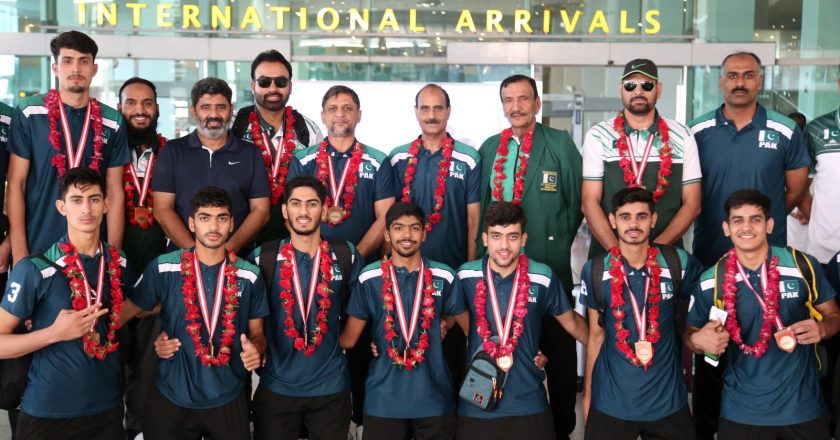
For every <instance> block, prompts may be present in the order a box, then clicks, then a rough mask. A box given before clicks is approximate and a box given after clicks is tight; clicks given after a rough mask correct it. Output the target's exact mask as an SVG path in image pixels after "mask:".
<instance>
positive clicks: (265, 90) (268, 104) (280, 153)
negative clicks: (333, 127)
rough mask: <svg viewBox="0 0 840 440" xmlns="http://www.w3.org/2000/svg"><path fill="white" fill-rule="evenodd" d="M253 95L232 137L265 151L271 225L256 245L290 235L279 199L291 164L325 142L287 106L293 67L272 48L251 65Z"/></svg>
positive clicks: (315, 126)
mask: <svg viewBox="0 0 840 440" xmlns="http://www.w3.org/2000/svg"><path fill="white" fill-rule="evenodd" d="M251 93H252V94H253V95H254V105H249V106H247V107H243V108H241V109H239V111H238V112H237V113H236V118H235V119H234V121H233V128H232V130H233V135H234V136H236V137H238V138H241V139H242V140H245V141H248V142H251V143H253V144H254V145H256V146H257V147H258V148H259V149H260V152H262V155H263V159H264V161H265V164H266V165H265V166H266V171H267V172H268V183H269V186H270V187H271V191H272V192H271V209H270V211H269V214H270V216H269V220H268V224H267V225H265V227H264V228H263V229H262V232H260V234H259V235H258V236H257V243H258V244H262V243H265V242H267V241H271V240H276V239H279V238H281V237H286V236H288V235H289V233H288V231H287V230H286V228H285V226H284V223H285V222H284V221H283V215H282V213H281V212H280V199H281V195H282V194H283V187H284V186H285V182H286V174H287V173H288V168H289V162H290V161H291V157H292V155H293V153H294V152H295V151H298V150H302V149H304V148H306V147H308V146H310V145H315V144H318V143H320V142H321V141H322V140H324V136H323V135H322V134H321V129H320V128H318V124H316V123H315V121H313V120H311V119H309V118H307V117H306V116H303V115H302V114H300V113H299V112H298V111H297V110H294V109H292V107H291V106H289V105H287V104H288V102H289V97H290V96H291V94H292V64H291V63H289V60H287V59H286V57H285V56H283V54H281V53H280V52H278V51H276V50H274V49H272V50H267V51H265V52H261V53H260V54H259V55H257V57H256V58H254V61H253V62H252V63H251Z"/></svg>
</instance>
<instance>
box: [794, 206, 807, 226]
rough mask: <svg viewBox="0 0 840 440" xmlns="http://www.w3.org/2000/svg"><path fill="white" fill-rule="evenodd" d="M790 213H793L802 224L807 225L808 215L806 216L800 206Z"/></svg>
mask: <svg viewBox="0 0 840 440" xmlns="http://www.w3.org/2000/svg"><path fill="white" fill-rule="evenodd" d="M790 215H792V216H793V218H795V219H796V221H798V222H799V224H800V225H807V224H808V222H809V219H808V217H805V214H803V213H802V211H800V210H799V209H798V208H796V209H794V210H793V211H792V212H791V213H790Z"/></svg>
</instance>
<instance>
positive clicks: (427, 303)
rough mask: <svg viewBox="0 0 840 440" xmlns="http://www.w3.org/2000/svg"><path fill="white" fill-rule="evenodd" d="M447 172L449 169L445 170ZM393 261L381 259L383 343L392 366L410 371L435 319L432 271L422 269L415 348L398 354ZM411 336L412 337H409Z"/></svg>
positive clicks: (426, 345) (420, 356) (425, 345)
mask: <svg viewBox="0 0 840 440" xmlns="http://www.w3.org/2000/svg"><path fill="white" fill-rule="evenodd" d="M447 171H449V168H447ZM393 264H394V263H393V261H391V259H390V258H387V257H383V258H382V265H381V266H380V267H381V269H382V308H383V309H385V341H387V342H388V344H390V346H389V347H388V357H390V358H391V361H392V362H393V363H394V365H396V366H398V367H401V368H405V370H406V371H411V370H413V369H415V368H417V367H419V366H420V364H421V363H422V362H423V360H424V359H425V354H426V350H427V349H428V348H429V329H431V328H432V319H434V317H435V298H434V296H433V295H434V293H435V286H434V281H433V280H432V271H431V269H429V267H428V266H425V267H424V270H423V278H424V279H425V282H424V283H423V304H422V310H421V311H420V315H421V318H420V337H419V339H418V341H417V345H416V346H415V348H411V344H410V341H409V342H406V349H407V352H408V353H407V354H408V355H407V356H406V355H404V354H400V352H399V350H397V348H396V347H395V346H394V338H396V337H397V331H396V326H395V325H394V315H393V312H394V286H393V284H394V283H395V282H396V281H395V280H392V279H391V266H392V265H393ZM409 336H413V335H409Z"/></svg>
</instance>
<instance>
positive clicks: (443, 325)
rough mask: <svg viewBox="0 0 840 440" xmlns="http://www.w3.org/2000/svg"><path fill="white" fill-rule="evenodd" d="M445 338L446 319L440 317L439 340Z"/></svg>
mask: <svg viewBox="0 0 840 440" xmlns="http://www.w3.org/2000/svg"><path fill="white" fill-rule="evenodd" d="M444 339H446V321H445V320H443V319H441V320H440V340H441V341H443V340H444Z"/></svg>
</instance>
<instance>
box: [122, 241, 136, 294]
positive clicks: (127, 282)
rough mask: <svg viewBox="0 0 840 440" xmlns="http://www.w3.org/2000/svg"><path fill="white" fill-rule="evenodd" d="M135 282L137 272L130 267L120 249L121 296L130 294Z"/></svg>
mask: <svg viewBox="0 0 840 440" xmlns="http://www.w3.org/2000/svg"><path fill="white" fill-rule="evenodd" d="M135 282H137V274H136V273H135V272H134V271H133V270H132V269H131V266H130V265H129V264H128V260H127V259H126V258H125V254H124V253H123V252H122V251H120V283H122V293H123V298H128V297H129V296H131V292H132V291H133V290H134V283H135Z"/></svg>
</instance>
